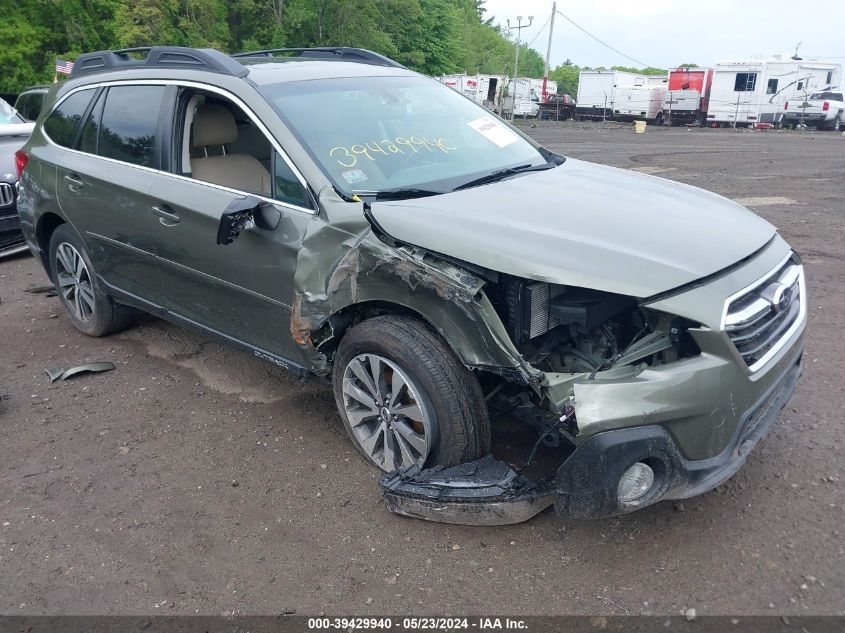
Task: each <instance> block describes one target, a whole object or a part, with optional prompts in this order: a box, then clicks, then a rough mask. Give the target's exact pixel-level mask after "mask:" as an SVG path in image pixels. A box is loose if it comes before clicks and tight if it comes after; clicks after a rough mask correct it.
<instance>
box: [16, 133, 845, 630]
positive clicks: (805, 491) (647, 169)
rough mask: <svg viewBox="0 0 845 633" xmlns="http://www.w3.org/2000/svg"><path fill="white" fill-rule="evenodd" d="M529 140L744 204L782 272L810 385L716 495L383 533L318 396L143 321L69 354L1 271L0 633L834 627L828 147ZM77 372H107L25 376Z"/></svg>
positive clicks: (838, 481)
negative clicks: (380, 622)
mask: <svg viewBox="0 0 845 633" xmlns="http://www.w3.org/2000/svg"><path fill="white" fill-rule="evenodd" d="M529 131H530V133H531V134H532V135H534V136H536V137H537V138H538V139H540V140H541V141H542V142H543V143H545V144H547V145H548V146H549V147H551V148H553V149H555V150H558V151H561V152H563V153H566V154H568V155H570V156H574V157H578V158H584V159H587V160H593V161H597V162H602V163H608V164H611V165H617V166H620V167H627V168H633V169H637V170H639V171H641V172H644V173H650V174H657V175H659V176H662V177H666V178H672V179H676V180H680V181H683V182H687V183H691V184H693V185H698V186H701V187H705V188H708V189H712V190H714V191H717V192H718V193H721V194H724V195H726V196H729V197H731V198H734V199H737V200H740V201H743V202H744V203H745V204H748V205H749V206H751V207H752V208H753V209H754V210H755V211H757V212H758V213H760V214H761V215H763V216H764V217H766V218H767V219H768V220H770V221H772V222H773V223H774V224H776V225H777V226H778V227H779V229H780V231H781V233H782V234H783V235H784V236H785V237H786V239H787V240H789V241H790V242H791V243H792V245H793V246H794V247H795V248H796V249H797V250H798V251H799V252H800V253H801V254H802V256H803V257H804V261H805V263H806V270H807V275H808V280H809V287H810V299H809V301H810V306H809V308H810V333H809V340H808V347H807V354H806V357H807V363H806V367H807V370H806V373H805V375H804V378H803V379H802V382H801V384H800V386H799V388H798V392H797V394H796V396H795V397H794V398H793V400H792V401H791V402H790V404H789V405H788V407H787V408H786V409H785V410H784V412H783V413H782V415H781V418H780V420H779V422H778V424H777V426H776V427H775V429H774V431H773V432H772V433H771V434H770V436H769V437H768V438H767V439H766V440H765V441H764V442H763V443H762V444H761V445H760V446H759V447H758V448H757V449H756V451H755V453H754V454H753V455H752V456H751V458H750V460H749V463H748V464H747V465H746V467H745V468H744V469H743V470H742V471H741V472H740V473H739V474H738V475H736V476H735V477H734V478H733V479H732V480H731V481H729V482H728V483H727V484H725V485H724V486H722V487H721V488H719V489H717V490H715V491H713V492H711V493H709V494H706V495H704V496H702V497H699V498H696V499H693V500H689V501H686V502H684V503H682V504H673V503H664V504H659V505H657V506H655V507H651V508H648V509H646V510H644V511H641V512H639V513H636V514H634V515H630V516H626V517H622V518H617V519H612V520H607V521H600V522H598V521H597V522H586V521H585V522H575V521H567V522H562V521H560V520H559V519H557V518H555V517H554V516H553V515H551V514H548V513H547V514H543V515H541V516H538V517H536V518H535V519H534V520H532V521H530V522H528V523H525V524H522V525H517V526H513V527H503V528H471V527H451V526H444V525H438V524H427V523H423V522H419V521H413V520H408V519H402V518H399V517H397V516H393V515H391V514H390V513H388V512H387V510H386V509H385V508H384V507H383V505H382V503H381V500H380V496H379V492H378V489H377V487H376V483H375V481H376V473H375V472H373V470H372V469H371V468H369V467H368V466H367V465H366V464H365V463H364V461H363V460H362V459H360V458H359V457H358V456H357V454H356V453H354V452H353V449H352V448H351V446H350V444H349V442H348V441H347V439H346V436H345V434H344V431H343V428H342V426H341V424H340V421H339V419H338V417H337V415H336V413H335V407H334V402H333V399H332V395H331V393H330V391H329V389H328V388H326V387H324V386H321V385H319V384H316V383H308V384H300V383H298V382H297V381H296V380H294V379H292V378H291V377H289V376H287V375H286V374H285V373H283V372H282V371H281V370H279V369H277V368H275V367H274V366H272V365H269V364H262V363H261V362H260V361H258V360H255V359H253V358H251V357H249V356H247V355H245V354H242V353H240V352H237V351H234V350H232V349H229V348H227V347H225V346H223V345H221V344H218V343H216V342H209V341H207V340H205V339H204V338H202V337H200V336H197V335H196V334H194V333H192V332H188V331H185V330H182V329H180V328H178V327H175V326H172V325H169V324H167V323H165V322H162V321H158V320H154V319H150V320H147V321H145V322H144V323H142V324H141V325H139V326H137V327H135V328H133V329H131V330H129V331H127V332H125V333H122V334H119V335H116V336H113V337H111V338H105V339H89V338H86V337H84V336H83V335H81V334H79V333H77V332H76V331H75V330H74V329H73V328H72V327H71V326H70V324H69V322H68V321H67V320H66V319H65V317H64V315H63V314H62V313H61V308H60V305H59V302H58V300H57V299H56V298H55V297H49V296H46V295H45V294H43V293H40V294H39V293H37V292H33V291H34V290H36V291H37V290H38V289H39V287H43V286H44V284H45V283H46V281H47V280H46V277H45V275H44V274H43V272H42V270H41V269H40V267H39V266H38V264H37V263H36V262H35V261H34V260H33V259H31V258H29V257H19V258H16V259H12V260H10V261H8V260H7V261H2V262H0V300H2V302H0V359H2V366H1V367H0V394H5V395H8V398H7V399H5V400H4V401H3V402H1V403H0V524H2V527H0V570H2V574H1V575H0V612H2V613H7V614H9V613H12V614H20V613H31V614H32V613H147V614H150V613H168V614H173V613H183V614H188V613H205V614H218V613H232V612H235V613H278V612H281V611H282V610H283V609H296V611H297V613H299V614H316V613H319V612H326V613H376V614H388V613H408V612H413V613H433V614H445V613H473V614H486V613H490V612H497V613H509V614H569V613H581V614H583V613H603V614H613V615H621V614H624V613H626V612H629V613H661V614H664V613H665V614H668V613H678V611H679V610H681V609H684V608H688V607H693V608H695V609H696V610H697V612H698V613H699V614H726V613H740V614H773V613H795V614H799V613H800V614H810V613H813V614H820V613H826V614H833V613H839V614H842V613H843V609H845V602H843V595H845V538H843V535H845V525H843V522H842V517H843V507H845V494H844V493H843V481H845V457H843V450H842V449H843V439H842V437H843V433H842V410H843V408H845V397H844V396H843V385H845V363H843V357H845V337H843V336H842V327H841V316H840V315H841V314H842V313H843V312H845V293H844V292H843V290H845V266H843V257H845V222H844V221H843V200H845V185H844V184H843V180H845V138H842V137H840V136H838V135H833V134H832V133H819V134H816V133H807V134H804V135H801V134H798V133H788V132H783V133H779V132H750V131H742V132H733V131H730V130H691V131H687V130H684V129H673V130H671V131H665V130H654V129H650V130H649V131H648V133H647V134H646V135H644V136H637V135H634V134H633V133H631V131H630V129H629V128H627V127H617V126H608V127H606V128H600V129H599V128H597V127H596V126H585V125H573V126H571V127H539V128H536V129H531V130H529ZM620 202H621V201H620ZM626 211H630V212H631V213H636V209H630V210H625V209H624V208H623V212H626ZM585 212H587V210H585ZM646 228H647V229H648V230H656V231H659V230H660V227H659V226H657V227H646ZM726 228H727V227H726ZM713 247H714V248H718V245H714V246H713ZM96 360H111V361H113V362H115V363H116V364H117V366H118V367H117V370H116V371H113V372H109V373H105V374H99V375H93V376H85V377H80V378H78V379H75V380H72V381H68V382H59V383H56V384H53V385H51V384H50V382H49V380H48V378H47V376H46V374H45V373H44V368H46V367H54V366H70V365H74V364H78V363H80V362H83V361H96Z"/></svg>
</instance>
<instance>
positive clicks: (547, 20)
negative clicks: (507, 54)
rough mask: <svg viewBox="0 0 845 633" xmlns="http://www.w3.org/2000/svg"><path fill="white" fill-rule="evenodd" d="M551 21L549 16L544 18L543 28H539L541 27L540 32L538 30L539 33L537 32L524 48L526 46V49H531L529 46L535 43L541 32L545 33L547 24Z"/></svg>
mask: <svg viewBox="0 0 845 633" xmlns="http://www.w3.org/2000/svg"><path fill="white" fill-rule="evenodd" d="M551 19H552V18H551V16H549V17H548V18H546V21H545V23H543V26H541V27H540V30H539V31H537V34H536V35H535V36H534V39H532V40H531V41H530V42H528V44H526V45H525V46H527V47H528V48H531V45H532V44H533V43H534V42H535V41H537V38H538V37H540V36H541V35H542V34H543V31H545V30H546V27H547V26H548V25H549V22H550V21H551Z"/></svg>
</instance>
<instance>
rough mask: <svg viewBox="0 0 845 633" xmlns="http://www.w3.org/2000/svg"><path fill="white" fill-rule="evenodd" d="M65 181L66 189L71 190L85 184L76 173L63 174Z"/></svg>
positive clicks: (80, 187)
mask: <svg viewBox="0 0 845 633" xmlns="http://www.w3.org/2000/svg"><path fill="white" fill-rule="evenodd" d="M65 182H66V183H67V185H68V189H70V190H71V191H79V190H80V189H82V187H84V186H85V183H84V182H83V181H82V180H81V179H80V178H79V176H77V175H76V174H69V175H67V176H65Z"/></svg>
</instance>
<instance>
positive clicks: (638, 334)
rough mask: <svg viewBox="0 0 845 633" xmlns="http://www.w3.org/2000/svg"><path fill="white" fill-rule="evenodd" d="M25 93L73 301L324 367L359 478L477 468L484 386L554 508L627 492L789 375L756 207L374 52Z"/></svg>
mask: <svg viewBox="0 0 845 633" xmlns="http://www.w3.org/2000/svg"><path fill="white" fill-rule="evenodd" d="M134 54H136V55H137V52H136V53H134ZM45 108H46V114H47V115H46V116H42V117H41V118H40V119H39V123H37V124H36V128H35V131H34V133H33V135H32V137H31V138H30V140H29V142H28V143H27V144H26V146H25V147H24V148H23V149H22V150H21V151H20V152H18V154H17V156H18V164H19V166H20V169H21V170H22V173H23V175H22V180H21V201H20V214H21V220H22V226H23V229H24V234H25V236H26V239H27V243H28V244H29V247H30V249H31V250H32V252H33V253H34V254H35V255H36V256H37V257H38V258H39V259H40V261H41V262H42V263H43V265H44V268H45V270H46V271H47V274H48V275H49V276H50V278H51V279H52V281H53V282H54V283H55V284H56V288H57V290H58V292H59V297H60V300H61V302H62V304H63V305H64V307H65V310H66V312H67V318H68V320H69V322H70V323H71V324H73V326H75V327H76V328H77V329H78V330H79V331H81V332H83V333H85V334H88V335H90V336H104V335H107V334H110V333H112V332H115V331H117V330H120V329H121V328H125V327H127V326H129V325H130V324H131V321H132V318H133V314H134V313H135V312H136V311H137V310H143V311H145V312H150V313H152V314H155V315H158V316H160V317H163V318H165V319H169V320H171V321H173V322H175V323H179V324H183V325H186V326H190V327H194V328H197V329H198V330H200V331H202V332H205V333H207V334H209V335H214V336H218V337H220V338H222V339H223V340H226V341H229V342H230V343H232V344H234V345H237V346H239V347H241V348H243V349H245V350H247V351H248V352H249V353H250V354H253V355H254V356H255V357H257V358H260V359H262V360H265V361H268V362H271V363H275V364H277V365H279V366H282V367H286V368H288V369H290V370H291V371H293V372H295V373H297V374H299V375H303V376H305V375H317V376H322V377H325V378H331V380H332V385H333V389H334V395H335V399H336V402H337V406H338V409H339V412H340V417H341V419H342V421H343V424H344V425H345V427H346V430H347V432H348V434H349V437H350V439H351V440H352V442H353V444H354V445H355V446H356V447H357V448H358V450H359V451H360V452H361V453H362V455H363V456H364V457H365V458H366V459H367V460H368V461H369V462H370V463H371V464H373V465H374V466H376V467H378V468H380V469H382V470H384V471H388V472H390V471H397V470H400V472H404V473H408V478H411V479H412V478H413V476H414V475H413V472H417V471H419V470H420V469H421V468H422V469H423V470H422V471H421V472H422V473H425V472H428V471H427V470H426V469H427V468H428V467H433V466H434V467H453V466H455V465H460V464H466V463H468V462H472V461H473V460H477V459H483V460H484V461H485V463H488V464H489V463H490V460H491V458H489V457H488V453H489V451H490V416H489V412H488V405H489V406H493V405H494V404H497V406H498V405H502V406H505V407H506V408H507V410H508V411H509V415H512V416H515V417H516V418H517V419H518V420H520V421H522V422H523V423H524V424H525V426H524V432H525V433H526V434H530V435H531V436H533V437H532V438H531V441H532V442H533V441H535V440H536V439H537V438H542V440H543V441H544V442H546V443H547V444H551V445H557V446H558V447H559V455H560V461H561V464H560V467H559V469H558V470H557V477H556V478H555V479H554V482H553V486H554V495H553V496H554V501H555V504H556V507H557V511H558V512H559V513H561V514H562V515H566V516H580V517H599V516H607V515H612V514H617V513H622V512H629V511H632V510H635V509H637V508H642V507H644V506H647V505H649V504H651V503H654V502H656V501H659V500H661V499H672V498H683V497H687V496H690V495H694V494H699V493H701V492H704V491H706V490H709V489H711V488H713V487H714V486H716V485H718V484H719V483H720V482H722V481H723V480H725V479H726V478H727V477H730V476H731V475H732V474H733V473H734V472H736V470H737V469H738V468H739V467H740V466H741V465H742V464H743V462H744V461H745V459H746V457H747V456H748V453H749V451H750V450H751V448H752V447H753V446H754V445H755V444H756V443H757V442H758V441H759V440H760V438H761V437H762V436H763V435H765V434H766V432H767V431H768V430H769V429H770V427H771V426H772V424H773V422H774V420H775V418H776V415H777V413H778V411H779V410H780V408H781V407H782V406H783V405H784V403H785V402H786V401H787V399H788V398H789V397H790V395H791V394H792V391H793V389H794V388H795V384H796V381H797V379H798V375H799V374H800V372H801V357H802V352H803V347H804V330H805V323H806V313H807V308H806V305H807V302H806V295H805V285H804V273H803V268H802V265H801V261H800V259H799V258H798V256H797V255H796V254H795V253H794V252H793V251H792V250H791V249H790V247H789V245H788V244H787V243H786V242H785V241H784V240H783V239H782V238H781V237H780V236H779V235H778V233H777V232H776V229H775V227H773V226H772V225H771V224H769V223H768V222H766V221H765V220H763V219H761V218H759V217H757V216H756V215H754V214H753V213H751V212H750V211H748V210H746V209H745V208H743V207H741V206H740V205H738V204H736V203H734V202H732V201H730V200H727V199H725V198H722V197H720V196H717V195H715V194H712V193H708V192H706V191H702V190H700V189H696V188H694V187H691V186H688V185H684V184H680V183H676V182H671V181H668V180H662V179H660V178H655V177H652V176H645V175H641V174H637V173H634V172H630V171H624V170H620V169H615V168H611V167H606V166H600V165H595V164H591V163H587V162H584V161H580V160H576V159H573V158H565V157H564V156H560V155H558V154H555V153H554V152H551V151H549V150H548V149H546V148H544V147H542V146H540V145H538V144H537V143H536V142H534V141H533V140H532V139H531V138H529V137H528V136H526V135H524V134H522V133H521V132H520V131H519V130H517V129H515V128H512V127H510V126H509V125H508V124H507V123H505V122H504V121H502V120H501V119H499V118H497V117H496V116H495V115H492V114H491V113H490V112H489V111H487V110H485V109H484V108H482V107H481V106H479V105H477V104H475V103H473V102H472V101H470V100H469V99H466V98H465V97H463V96H461V95H460V94H458V93H457V92H456V91H454V90H450V89H449V88H447V87H446V86H444V85H442V84H440V83H439V82H437V81H436V80H434V79H431V78H428V77H425V76H422V75H419V74H417V73H415V72H412V71H410V70H408V69H406V68H404V67H403V66H401V65H399V64H398V63H396V62H393V61H391V60H389V59H387V58H384V57H382V56H380V55H377V54H375V53H371V52H368V51H363V50H360V49H348V48H322V49H310V50H309V49H306V50H302V49H297V50H293V51H291V50H285V49H279V50H276V51H257V52H252V53H246V54H239V55H237V56H227V55H225V54H223V53H220V52H217V51H214V50H208V49H204V50H198V49H186V48H176V47H154V48H152V49H150V50H149V52H148V54H147V57H146V58H145V59H140V60H139V59H133V58H130V56H129V55H128V54H127V53H124V52H120V51H117V52H110V51H101V52H96V53H89V54H85V55H82V56H81V57H79V58H78V60H77V61H76V63H75V65H74V69H73V73H72V74H71V76H70V78H69V80H68V81H66V82H63V83H62V84H61V85H60V86H58V87H57V89H56V90H55V91H51V92H50V93H49V95H48V99H47V102H46V103H45ZM505 468H507V465H505ZM461 472H462V473H464V474H463V475H458V476H456V477H454V478H452V479H451V482H452V483H453V484H455V482H456V481H457V483H458V484H460V481H459V480H460V477H463V476H466V477H469V476H470V475H472V474H473V473H475V472H478V471H477V470H476V469H475V468H474V466H473V465H472V464H469V465H468V466H467V467H466V468H464V469H463V470H462V471H461ZM476 501H477V499H476ZM458 502H459V503H463V504H464V506H463V507H466V505H467V503H466V502H467V500H466V499H463V500H458ZM491 503H493V504H494V505H495V503H497V501H496V500H495V499H493V500H492V501H491ZM470 505H471V504H470ZM475 507H478V506H475Z"/></svg>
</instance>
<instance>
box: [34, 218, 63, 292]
mask: <svg viewBox="0 0 845 633" xmlns="http://www.w3.org/2000/svg"><path fill="white" fill-rule="evenodd" d="M62 224H67V221H66V220H65V219H64V218H62V217H61V216H60V215H58V214H56V213H52V212H48V213H45V214H43V215H42V216H41V217H40V218H38V224H37V225H36V227H35V239H36V240H37V241H38V248H39V251H40V253H39V254H40V256H41V264H42V265H43V266H44V270H46V271H47V275H48V276H49V277H50V279H52V278H53V275H52V273H51V272H50V240H51V238H52V237H53V233H54V232H55V230H56V229H57V228H58V227H59V226H61V225H62Z"/></svg>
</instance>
